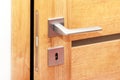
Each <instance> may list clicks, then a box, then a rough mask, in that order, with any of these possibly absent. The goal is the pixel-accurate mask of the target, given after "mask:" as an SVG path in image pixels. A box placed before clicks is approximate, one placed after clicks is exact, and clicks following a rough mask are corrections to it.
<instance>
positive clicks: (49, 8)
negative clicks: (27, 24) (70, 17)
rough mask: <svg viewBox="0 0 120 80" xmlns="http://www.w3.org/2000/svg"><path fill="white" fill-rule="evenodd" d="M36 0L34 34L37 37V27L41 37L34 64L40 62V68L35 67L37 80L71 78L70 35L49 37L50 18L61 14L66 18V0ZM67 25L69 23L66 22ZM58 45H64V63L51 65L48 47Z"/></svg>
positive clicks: (63, 79) (66, 79) (67, 79)
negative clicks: (49, 63)
mask: <svg viewBox="0 0 120 80" xmlns="http://www.w3.org/2000/svg"><path fill="white" fill-rule="evenodd" d="M34 1H35V9H34V10H35V11H34V13H35V19H34V20H35V22H34V23H35V27H34V28H35V29H34V30H35V34H34V36H35V37H36V29H37V30H38V37H39V38H38V39H39V41H38V43H39V45H38V53H37V51H36V45H35V47H34V50H35V52H34V55H35V56H34V57H35V58H34V61H35V64H34V65H35V66H36V65H37V64H38V70H36V67H34V79H35V80H70V57H69V56H70V54H69V53H70V49H69V48H70V45H71V44H70V39H69V36H67V37H64V36H59V37H53V38H48V18H53V17H59V16H64V17H65V18H66V1H65V0H34ZM63 9H64V10H63ZM36 14H39V16H36ZM38 19H39V20H38ZM37 21H38V26H37V24H36V22H37ZM65 25H67V23H66V22H65ZM34 39H36V38H34ZM34 41H36V40H34ZM35 43H36V42H35ZM58 46H64V65H58V66H51V67H49V66H48V48H53V47H58ZM37 55H38V56H37ZM36 58H37V59H36ZM36 60H37V61H38V63H37V61H36Z"/></svg>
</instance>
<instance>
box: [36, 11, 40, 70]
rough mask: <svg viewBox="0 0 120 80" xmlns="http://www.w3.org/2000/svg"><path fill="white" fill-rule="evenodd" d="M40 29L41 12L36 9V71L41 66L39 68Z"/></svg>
mask: <svg viewBox="0 0 120 80" xmlns="http://www.w3.org/2000/svg"><path fill="white" fill-rule="evenodd" d="M38 29H39V13H38V11H36V38H35V39H36V40H35V43H36V46H35V48H36V55H35V71H36V72H38V70H39V68H38V53H39V36H38V31H39V30H38Z"/></svg>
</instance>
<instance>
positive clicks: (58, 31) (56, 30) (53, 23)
mask: <svg viewBox="0 0 120 80" xmlns="http://www.w3.org/2000/svg"><path fill="white" fill-rule="evenodd" d="M48 26H49V27H48V28H49V30H48V31H49V32H48V36H49V37H55V36H59V35H71V34H78V33H85V32H93V31H100V30H102V28H101V27H99V26H94V27H87V28H78V29H67V28H66V27H64V18H63V17H59V18H51V19H48Z"/></svg>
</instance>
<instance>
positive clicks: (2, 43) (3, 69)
mask: <svg viewBox="0 0 120 80" xmlns="http://www.w3.org/2000/svg"><path fill="white" fill-rule="evenodd" d="M10 60H11V0H0V80H10V78H11V75H10V73H11V61H10Z"/></svg>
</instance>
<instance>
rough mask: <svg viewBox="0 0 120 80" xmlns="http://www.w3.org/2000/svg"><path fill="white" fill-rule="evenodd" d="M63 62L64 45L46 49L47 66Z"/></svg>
mask: <svg viewBox="0 0 120 80" xmlns="http://www.w3.org/2000/svg"><path fill="white" fill-rule="evenodd" d="M61 64H64V47H63V46H60V47H55V48H49V49H48V66H57V65H61Z"/></svg>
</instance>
